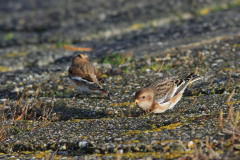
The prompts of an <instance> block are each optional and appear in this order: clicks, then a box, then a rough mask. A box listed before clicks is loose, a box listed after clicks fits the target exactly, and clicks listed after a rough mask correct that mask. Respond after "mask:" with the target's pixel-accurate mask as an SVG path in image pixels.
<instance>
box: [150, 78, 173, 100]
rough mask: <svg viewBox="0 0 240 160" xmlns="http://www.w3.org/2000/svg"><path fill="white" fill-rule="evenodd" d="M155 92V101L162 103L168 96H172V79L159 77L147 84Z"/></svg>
mask: <svg viewBox="0 0 240 160" xmlns="http://www.w3.org/2000/svg"><path fill="white" fill-rule="evenodd" d="M147 87H149V88H151V89H152V90H153V91H154V93H155V101H156V102H158V103H163V102H164V101H165V100H166V99H169V97H172V96H173V94H174V91H175V87H174V81H173V80H171V79H167V78H166V79H160V80H156V81H154V82H152V83H151V84H149V85H147Z"/></svg>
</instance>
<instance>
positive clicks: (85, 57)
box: [77, 54, 89, 61]
mask: <svg viewBox="0 0 240 160" xmlns="http://www.w3.org/2000/svg"><path fill="white" fill-rule="evenodd" d="M77 57H79V58H81V59H85V60H87V61H89V58H88V56H87V55H86V54H78V55H77Z"/></svg>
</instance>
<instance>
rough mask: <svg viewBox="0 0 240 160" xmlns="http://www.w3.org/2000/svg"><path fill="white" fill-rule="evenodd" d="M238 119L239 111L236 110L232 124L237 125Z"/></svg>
mask: <svg viewBox="0 0 240 160" xmlns="http://www.w3.org/2000/svg"><path fill="white" fill-rule="evenodd" d="M238 121H239V111H237V112H236V116H235V119H234V123H233V125H234V126H235V127H236V126H237V124H238Z"/></svg>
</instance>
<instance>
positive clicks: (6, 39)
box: [3, 32, 14, 41]
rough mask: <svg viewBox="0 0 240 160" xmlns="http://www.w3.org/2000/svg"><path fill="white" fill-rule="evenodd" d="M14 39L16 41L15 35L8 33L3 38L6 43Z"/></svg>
mask: <svg viewBox="0 0 240 160" xmlns="http://www.w3.org/2000/svg"><path fill="white" fill-rule="evenodd" d="M12 39H14V33H11V32H10V33H7V34H5V35H4V36H3V40H4V41H10V40H12Z"/></svg>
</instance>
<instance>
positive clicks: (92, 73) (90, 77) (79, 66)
mask: <svg viewBox="0 0 240 160" xmlns="http://www.w3.org/2000/svg"><path fill="white" fill-rule="evenodd" d="M68 77H69V79H70V81H71V82H72V83H73V85H74V86H75V87H76V88H77V89H79V90H80V91H81V95H82V96H83V94H92V93H94V94H102V95H103V96H104V97H106V98H109V99H112V95H111V93H109V91H108V90H107V89H106V84H105V82H104V79H103V77H102V74H101V73H100V72H99V71H98V70H97V69H96V68H95V67H94V66H93V65H92V64H91V63H90V62H89V58H88V56H87V55H84V54H78V55H76V56H75V57H73V58H71V66H70V67H69V69H68ZM100 83H102V84H103V85H104V87H103V86H102V85H100Z"/></svg>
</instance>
